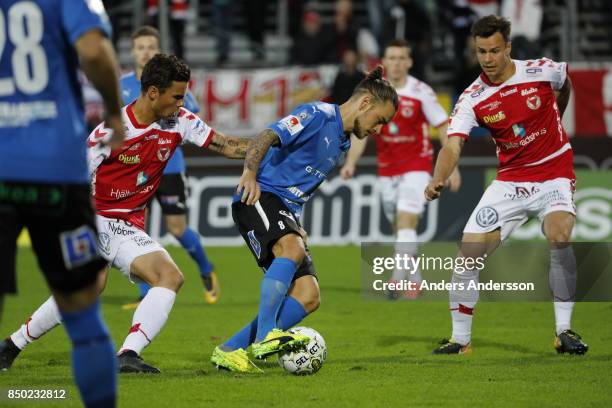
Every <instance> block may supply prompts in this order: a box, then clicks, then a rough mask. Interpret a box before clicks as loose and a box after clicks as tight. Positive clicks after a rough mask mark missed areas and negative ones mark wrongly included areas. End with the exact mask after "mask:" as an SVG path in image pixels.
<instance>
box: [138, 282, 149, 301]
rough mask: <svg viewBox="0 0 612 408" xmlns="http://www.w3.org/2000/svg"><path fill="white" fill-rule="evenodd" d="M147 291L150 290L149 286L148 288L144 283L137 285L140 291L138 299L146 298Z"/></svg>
mask: <svg viewBox="0 0 612 408" xmlns="http://www.w3.org/2000/svg"><path fill="white" fill-rule="evenodd" d="M149 289H151V286H149V285H148V284H146V283H139V284H138V290H139V291H140V297H141V298H143V297H145V296H147V293H148V292H149Z"/></svg>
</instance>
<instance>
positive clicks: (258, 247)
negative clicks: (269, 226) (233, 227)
mask: <svg viewBox="0 0 612 408" xmlns="http://www.w3.org/2000/svg"><path fill="white" fill-rule="evenodd" d="M247 237H249V244H250V245H251V249H252V250H253V252H254V253H255V255H256V256H257V259H259V257H260V256H261V244H260V243H259V240H257V238H256V237H255V230H250V231H249V232H247Z"/></svg>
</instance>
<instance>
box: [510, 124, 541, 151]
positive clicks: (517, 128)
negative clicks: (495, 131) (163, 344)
mask: <svg viewBox="0 0 612 408" xmlns="http://www.w3.org/2000/svg"><path fill="white" fill-rule="evenodd" d="M512 131H513V132H514V134H515V135H516V136H517V137H520V138H521V140H520V141H519V142H518V143H516V142H508V143H502V147H503V148H504V149H505V150H510V149H516V148H518V147H519V146H527V145H528V144H529V143H531V142H533V141H534V140H536V139H537V138H538V137H539V136H542V135H545V134H546V128H542V129H540V130H536V131H535V132H532V133H530V134H529V135H528V136H525V133H526V132H525V128H524V127H523V126H522V125H516V124H515V125H512Z"/></svg>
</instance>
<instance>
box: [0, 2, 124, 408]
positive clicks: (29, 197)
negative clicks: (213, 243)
mask: <svg viewBox="0 0 612 408" xmlns="http://www.w3.org/2000/svg"><path fill="white" fill-rule="evenodd" d="M0 23H1V24H0V36H1V37H2V44H1V46H0V48H1V53H2V55H1V57H2V59H1V60H0V78H1V79H0V107H1V109H0V296H2V294H3V293H15V292H16V285H15V256H16V252H17V248H16V241H17V237H18V236H19V233H20V232H21V230H22V229H23V228H24V227H26V228H27V229H28V231H29V233H30V237H31V240H32V247H33V249H34V252H35V253H36V256H37V258H38V265H39V267H40V269H41V270H42V271H43V274H44V275H45V279H46V280H47V284H48V285H49V287H50V289H51V292H52V293H53V296H54V297H55V298H56V299H57V306H55V314H56V316H57V318H58V319H60V318H61V319H63V320H64V321H65V328H66V331H67V333H68V337H69V338H70V340H71V342H72V368H73V373H74V378H75V380H76V384H77V387H78V389H79V392H80V394H81V398H82V400H83V403H84V404H85V406H87V407H114V406H116V393H117V384H116V383H117V380H116V370H117V368H116V364H117V363H116V359H115V355H114V352H113V348H114V347H113V344H112V341H111V338H110V335H109V332H108V329H107V328H106V326H105V324H104V322H103V321H102V316H101V314H100V305H99V303H98V289H97V286H96V281H97V280H98V279H99V276H100V275H101V271H102V270H103V268H104V264H105V262H104V260H103V259H101V258H100V257H99V255H98V252H97V250H96V224H95V219H94V212H93V210H92V207H91V197H90V188H89V175H88V173H87V160H86V145H85V136H86V132H87V131H86V129H85V115H84V108H83V98H82V95H81V89H80V86H79V85H78V84H79V82H78V80H77V70H78V68H79V61H80V65H81V68H82V69H83V71H85V74H86V75H87V76H88V77H89V79H90V80H91V82H92V83H93V85H94V86H95V87H96V89H97V90H98V91H99V92H100V94H101V95H102V98H103V100H104V104H105V107H106V112H107V117H106V118H107V123H108V127H109V138H108V139H107V140H106V142H107V143H109V145H110V146H113V147H118V146H120V145H121V142H122V141H123V136H124V132H123V128H122V126H121V114H120V108H121V105H120V101H119V87H118V83H117V73H118V65H117V61H116V58H115V54H114V52H113V49H112V45H111V43H110V41H109V40H108V39H107V36H109V35H110V30H109V28H108V21H107V16H106V13H105V11H104V7H103V6H102V3H101V2H98V3H95V2H87V1H83V0H63V1H59V0H49V1H15V0H8V1H2V3H1V4H0ZM109 148H110V147H109ZM18 352H19V349H18V348H17V347H15V345H14V344H13V343H12V342H11V341H10V340H8V339H7V340H5V341H2V342H0V369H6V368H7V366H8V365H10V361H12V359H14V357H15V356H16V355H17V353H18Z"/></svg>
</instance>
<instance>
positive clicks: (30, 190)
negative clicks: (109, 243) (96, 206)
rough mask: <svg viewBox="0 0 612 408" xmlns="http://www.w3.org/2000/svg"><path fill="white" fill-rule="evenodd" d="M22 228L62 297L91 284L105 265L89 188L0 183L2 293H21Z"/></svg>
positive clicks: (54, 287)
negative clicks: (18, 273) (19, 239)
mask: <svg viewBox="0 0 612 408" xmlns="http://www.w3.org/2000/svg"><path fill="white" fill-rule="evenodd" d="M24 227H26V228H27V229H28V232H29V234H30V239H31V241H32V247H33V249H34V252H35V253H36V256H37V258H38V266H39V268H40V269H41V270H42V271H43V273H44V275H45V278H46V280H47V283H48V284H49V286H50V287H51V288H53V289H55V290H57V291H59V292H64V293H71V292H75V291H78V290H80V289H83V288H85V287H86V286H89V285H91V284H93V283H94V282H95V280H96V278H97V276H98V272H99V271H100V270H102V269H103V268H104V267H105V265H106V261H104V260H103V259H102V258H100V256H99V255H98V251H97V241H98V240H97V231H96V223H95V216H94V212H93V209H92V206H91V196H90V190H89V186H88V185H53V184H30V183H8V182H1V181H0V293H16V291H17V285H16V282H15V258H16V255H17V237H18V236H19V234H20V232H21V230H22V229H23V228H24ZM26 272H29V271H26Z"/></svg>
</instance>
